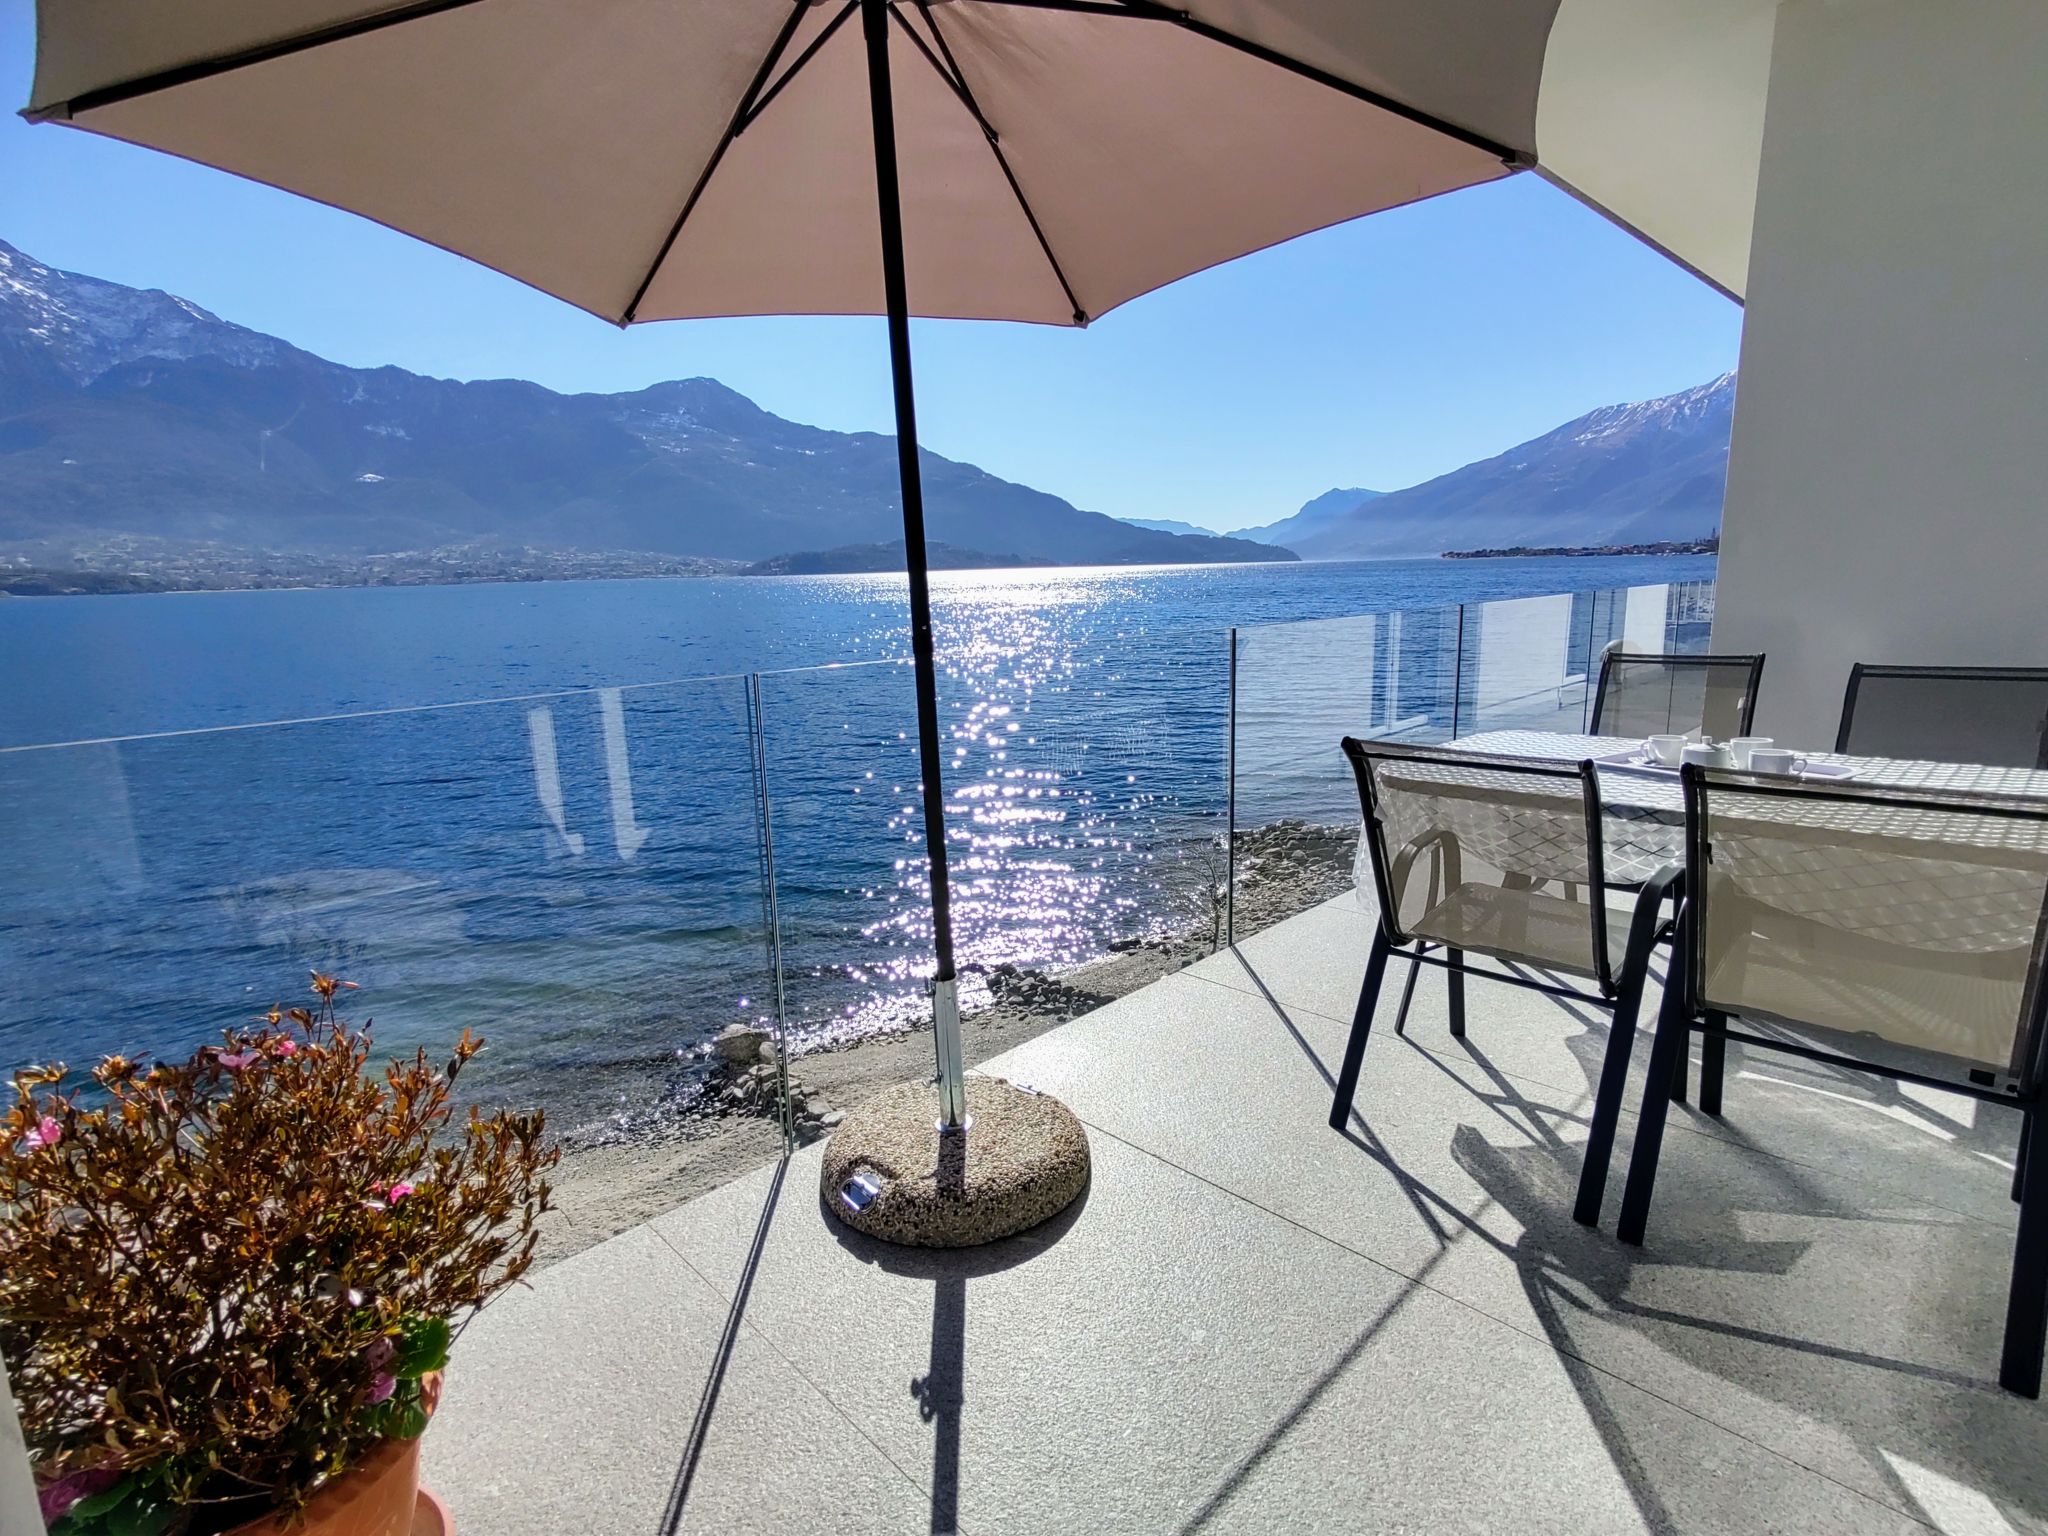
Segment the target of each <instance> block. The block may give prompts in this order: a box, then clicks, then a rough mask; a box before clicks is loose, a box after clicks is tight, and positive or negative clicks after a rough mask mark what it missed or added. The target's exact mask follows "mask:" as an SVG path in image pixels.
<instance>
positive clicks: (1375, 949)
mask: <svg viewBox="0 0 2048 1536" xmlns="http://www.w3.org/2000/svg"><path fill="white" fill-rule="evenodd" d="M1393 947H1394V946H1393V942H1392V941H1391V940H1390V939H1388V937H1387V930H1386V926H1385V925H1384V924H1381V923H1375V924H1374V925H1373V930H1372V953H1371V954H1369V955H1367V956H1366V960H1365V985H1363V986H1362V987H1360V988H1359V989H1358V1007H1357V1008H1356V1009H1355V1010H1354V1011H1353V1013H1352V1015H1351V1038H1350V1040H1349V1041H1348V1042H1346V1044H1345V1046H1344V1065H1343V1066H1342V1067H1341V1068H1340V1069H1339V1070H1338V1072H1337V1096H1336V1098H1335V1099H1334V1100H1333V1101H1332V1102H1331V1104H1330V1128H1331V1129H1332V1130H1335V1131H1341V1130H1343V1129H1344V1124H1345V1122H1346V1121H1347V1120H1349V1119H1350V1118H1351V1100H1352V1098H1353V1096H1354V1095H1355V1094H1356V1093H1357V1092H1358V1069H1359V1067H1360V1066H1362V1065H1363V1064H1364V1062H1365V1037H1366V1036H1367V1035H1369V1034H1371V1033H1372V1011H1373V1008H1374V1007H1375V1006H1376V1005H1377V1004H1378V1002H1379V1000H1380V983H1381V982H1382V981H1384V980H1385V979H1386V975H1387V956H1388V954H1389V953H1391V952H1392V950H1393Z"/></svg>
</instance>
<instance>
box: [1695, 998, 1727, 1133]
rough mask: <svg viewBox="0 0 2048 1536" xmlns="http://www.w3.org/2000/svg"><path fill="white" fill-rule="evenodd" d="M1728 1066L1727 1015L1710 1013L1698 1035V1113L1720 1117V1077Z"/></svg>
mask: <svg viewBox="0 0 2048 1536" xmlns="http://www.w3.org/2000/svg"><path fill="white" fill-rule="evenodd" d="M1727 1065H1728V1015H1727V1014H1725V1013H1710V1014H1708V1015H1707V1027H1706V1029H1705V1030H1704V1031H1702V1032H1701V1035H1700V1113H1701V1114H1703V1115H1712V1116H1713V1117H1714V1118H1715V1119H1717V1120H1718V1119H1719V1118H1720V1117H1721V1077H1722V1074H1723V1072H1724V1071H1725V1070H1726V1069H1727Z"/></svg>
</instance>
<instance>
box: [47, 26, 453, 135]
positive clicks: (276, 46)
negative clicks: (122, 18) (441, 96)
mask: <svg viewBox="0 0 2048 1536" xmlns="http://www.w3.org/2000/svg"><path fill="white" fill-rule="evenodd" d="M477 3H478V0H415V3H414V4H412V5H400V6H394V7H393V8H392V9H390V10H388V11H376V12H373V13H372V14H370V15H368V16H355V17H351V18H350V19H349V20H347V21H338V22H336V23H334V24H333V25H332V26H327V27H318V28H315V29H314V30H313V31H311V32H300V33H298V34H296V35H294V36H292V37H284V38H278V39H276V40H275V41H272V42H268V43H259V44H257V45H256V46H255V47H253V48H244V49H240V50H238V51H237V52H234V53H226V54H222V55H221V56H220V57H219V58H214V59H195V60H193V61H191V62H190V63H186V64H178V65H174V66H172V67H171V68H169V69H160V70H157V71H155V72H154V73H152V74H147V75H138V76H136V77H135V78H134V79H133V80H119V81H116V82H115V83H114V84H112V85H103V86H101V87H99V88H98V89H97V90H91V91H82V92H80V93H79V94H78V95H76V96H74V97H72V98H71V99H70V100H69V101H59V102H53V103H51V104H50V105H49V106H47V107H31V108H26V109H24V110H23V112H22V114H21V115H22V116H23V117H25V118H27V119H28V120H29V121H30V122H32V123H35V122H52V121H54V122H68V121H70V120H71V119H72V118H75V117H76V116H77V115H78V114H79V113H81V112H92V111H96V110H98V109H99V108H101V107H111V106H117V105H119V104H120V103H122V102H124V101H134V100H135V99H136V98H137V97H140V96H154V95H155V94H156V93H157V92H159V91H168V90H170V89H172V88H173V87H175V86H180V85H191V84H194V83H195V82H197V81H200V80H211V79H213V78H214V77H215V76H216V75H225V74H230V73H232V72H233V71H235V70H238V69H247V68H248V67H249V66H250V65H252V64H268V63H269V62H270V61H271V60H272V59H285V58H290V57H291V56H292V55H293V54H295V53H304V52H306V51H307V50H308V49H311V48H321V47H325V46H326V45H327V44H329V43H344V42H347V41H348V40H349V39H351V38H356V37H363V36H366V35H367V34H369V33H372V32H382V31H384V30H385V29H386V28H388V27H396V26H400V25H402V24H404V23H405V22H408V21H420V20H423V19H424V18H426V17H429V16H439V15H441V14H442V13H443V12H445V11H459V10H461V9H463V8H464V7H465V6H471V5H475V4H477Z"/></svg>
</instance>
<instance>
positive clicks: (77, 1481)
mask: <svg viewBox="0 0 2048 1536" xmlns="http://www.w3.org/2000/svg"><path fill="white" fill-rule="evenodd" d="M120 1475H121V1469H120V1468H118V1467H93V1468H91V1469H90V1470H88V1471H85V1472H74V1473H72V1474H71V1475H70V1476H69V1477H60V1478H58V1479H57V1481H55V1482H54V1483H45V1484H43V1486H42V1487H40V1488H38V1489H37V1490H36V1503H37V1504H38V1505H39V1506H40V1507H41V1509H42V1514H43V1524H45V1525H55V1524H56V1523H57V1522H58V1521H59V1520H61V1519H62V1518H63V1517H64V1516H65V1514H66V1513H67V1512H69V1510H70V1508H71V1506H72V1505H74V1504H76V1503H77V1502H78V1501H79V1500H80V1499H89V1498H91V1497H92V1496H93V1495H94V1494H96V1493H99V1492H101V1491H102V1490H104V1489H106V1488H109V1487H111V1486H113V1483H114V1480H115V1479H116V1478H118V1477H119V1476H120Z"/></svg>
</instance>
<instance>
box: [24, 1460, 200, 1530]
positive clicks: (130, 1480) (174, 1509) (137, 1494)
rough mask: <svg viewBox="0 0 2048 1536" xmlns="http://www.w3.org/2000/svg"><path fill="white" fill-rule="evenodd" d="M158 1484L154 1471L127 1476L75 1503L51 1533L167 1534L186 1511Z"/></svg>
mask: <svg viewBox="0 0 2048 1536" xmlns="http://www.w3.org/2000/svg"><path fill="white" fill-rule="evenodd" d="M155 1484H156V1475H155V1474H154V1473H144V1474H141V1475H138V1476H130V1477H124V1478H123V1479H122V1480H121V1481H120V1482H118V1483H116V1484H114V1485H113V1486H112V1487H111V1488H105V1489H102V1490H101V1491H100V1492H98V1493H96V1494H93V1495H92V1496H91V1497H90V1498H84V1499H80V1500H79V1501H78V1502H77V1503H76V1504H73V1505H72V1506H71V1508H70V1509H69V1511H67V1512H66V1514H65V1516H64V1518H63V1519H62V1520H59V1521H58V1522H57V1523H56V1524H55V1525H53V1526H52V1527H50V1531H51V1536H163V1533H164V1532H166V1531H168V1530H170V1529H171V1527H172V1526H174V1525H175V1524H176V1523H177V1522H178V1520H179V1519H180V1518H181V1516H182V1515H183V1514H184V1511H183V1510H182V1509H180V1508H179V1506H178V1505H176V1504H173V1503H172V1502H170V1501H169V1500H168V1499H166V1498H165V1497H164V1496H163V1493H162V1491H161V1490H160V1489H158V1488H157V1487H156V1486H155Z"/></svg>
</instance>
